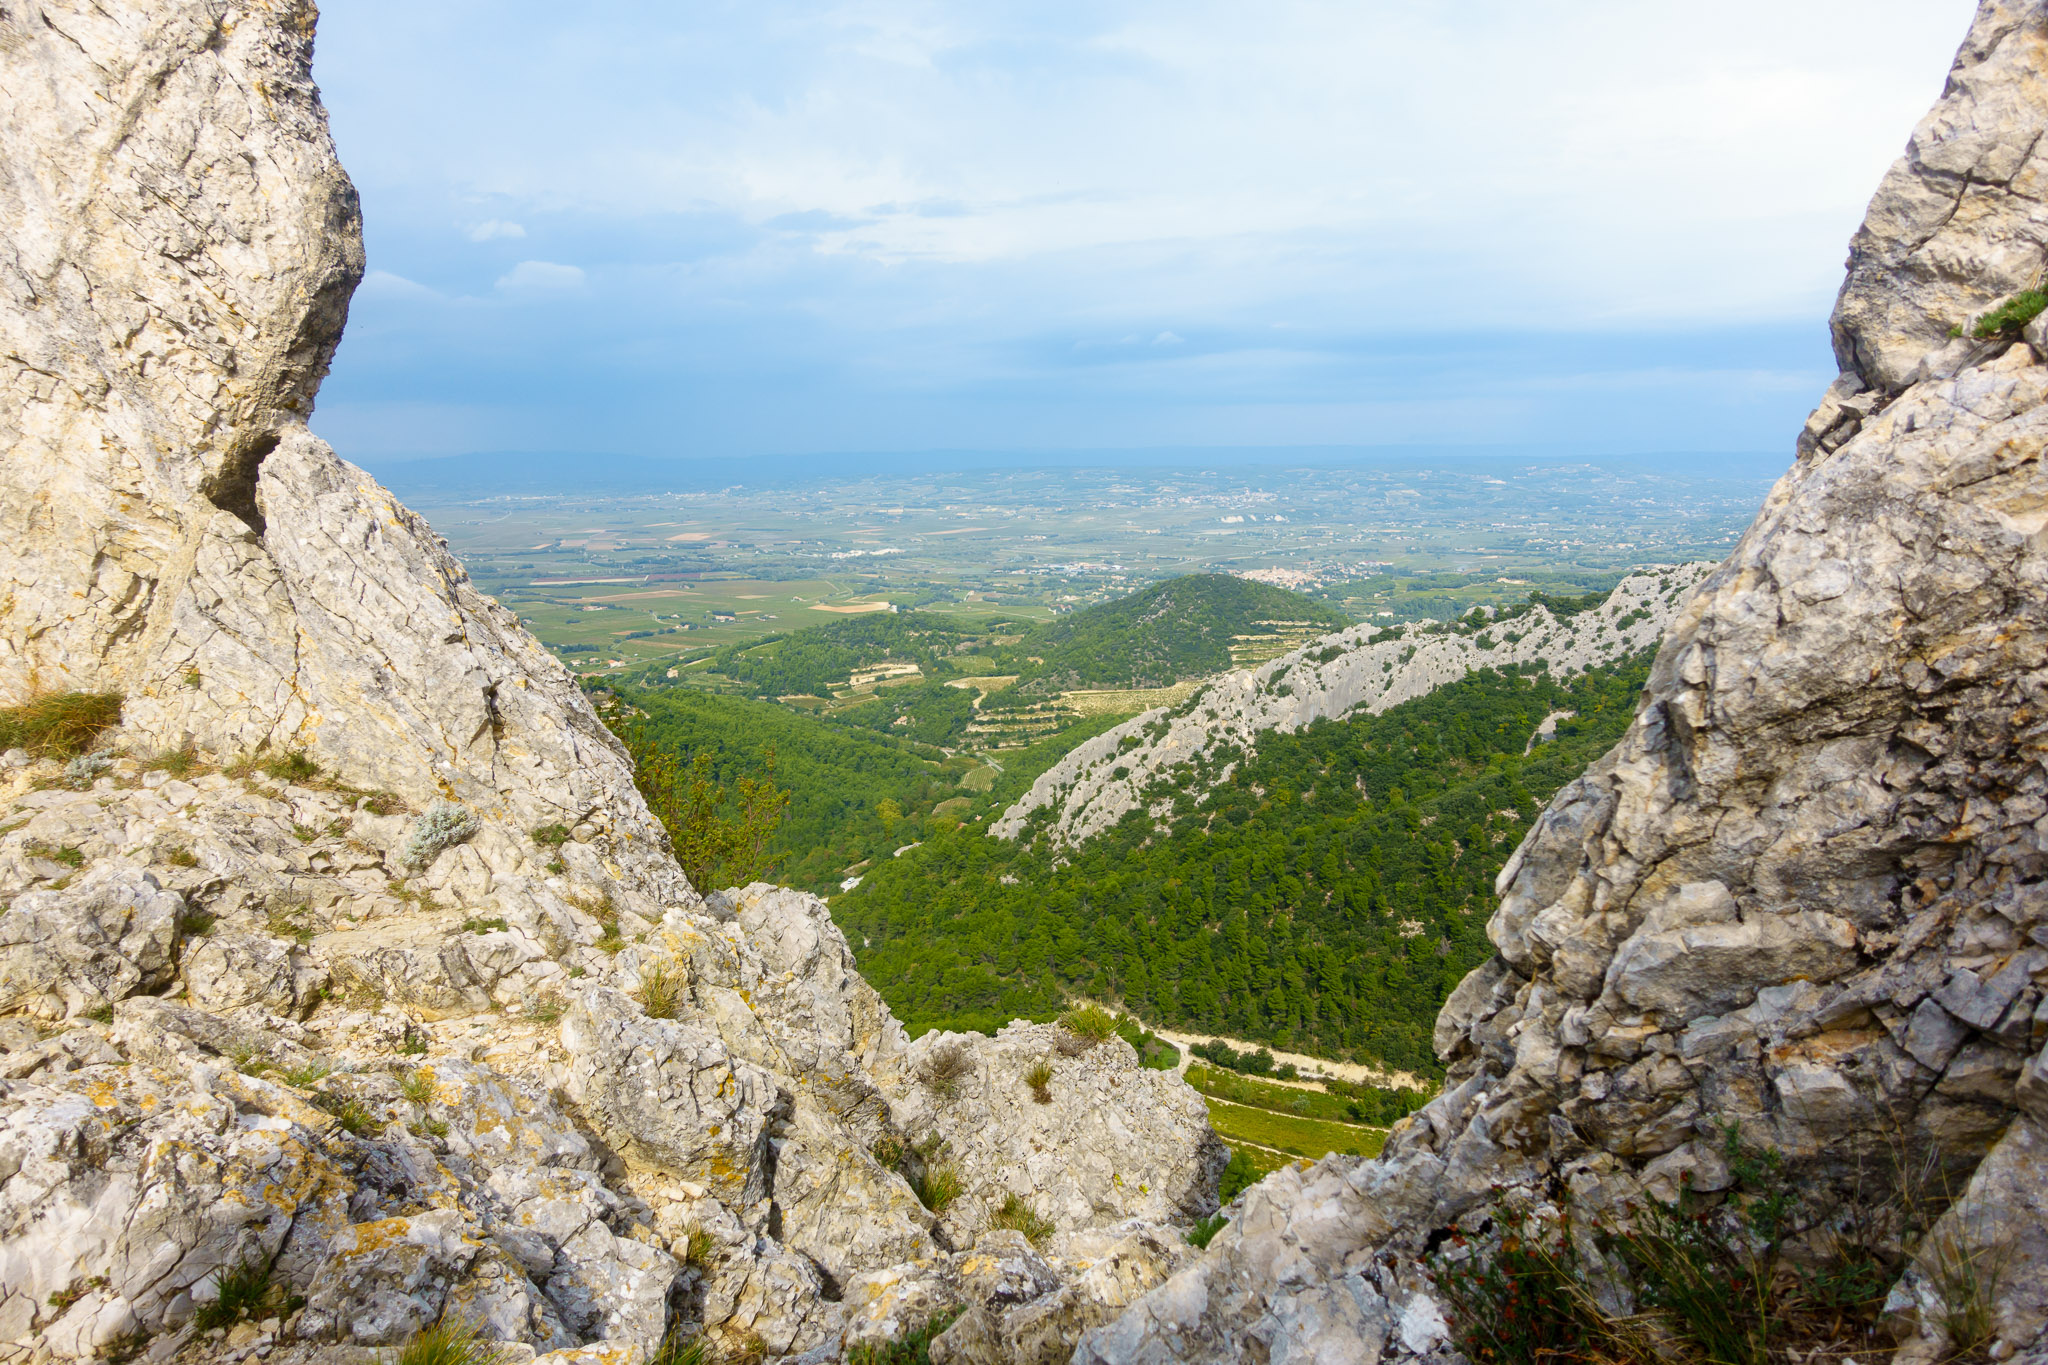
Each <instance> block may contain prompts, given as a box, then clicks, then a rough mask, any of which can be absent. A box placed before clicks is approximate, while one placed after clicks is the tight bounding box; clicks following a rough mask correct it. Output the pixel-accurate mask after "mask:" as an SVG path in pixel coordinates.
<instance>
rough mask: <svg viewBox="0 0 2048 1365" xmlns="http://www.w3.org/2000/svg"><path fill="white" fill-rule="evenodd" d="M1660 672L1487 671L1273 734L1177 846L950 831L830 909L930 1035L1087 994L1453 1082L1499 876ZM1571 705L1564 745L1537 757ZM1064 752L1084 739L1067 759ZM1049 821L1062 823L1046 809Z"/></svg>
mask: <svg viewBox="0 0 2048 1365" xmlns="http://www.w3.org/2000/svg"><path fill="white" fill-rule="evenodd" d="M1648 662H1649V661H1648V656H1647V655H1645V656H1642V657H1639V658H1637V659H1634V660H1631V661H1629V662H1627V663H1625V664H1622V665H1617V666H1614V667H1610V668H1606V669H1600V670H1596V671H1595V672H1592V673H1589V674H1586V675H1583V676H1581V677H1578V678H1574V679H1570V680H1568V681H1560V680H1558V679H1555V678H1553V677H1551V676H1550V675H1549V674H1548V673H1545V672H1540V671H1533V670H1531V671H1514V670H1497V669H1482V670H1479V671H1476V672H1474V673H1472V674H1470V675H1468V676H1467V677H1466V678H1464V679H1463V680H1461V681H1459V682H1456V683H1452V684H1449V685H1448V686H1445V687H1443V688H1440V689H1438V690H1437V691H1435V692H1433V693H1431V694H1430V695H1428V696H1426V697H1421V698H1418V699H1416V700H1414V701H1411V702H1408V703H1405V704H1403V705H1401V706H1398V707H1395V708H1393V709H1391V710H1389V711H1388V712H1387V713H1386V714H1385V715H1382V716H1359V717H1357V718H1355V719H1351V720H1346V721H1340V722H1331V721H1323V722H1319V723H1318V724H1316V725H1315V726H1313V727H1311V728H1310V729H1308V730H1306V731H1304V732H1301V733H1299V734H1293V735H1280V734H1271V735H1267V736H1265V737H1264V738H1263V739H1262V740H1261V742H1260V744H1259V746H1258V749H1257V751H1256V752H1255V753H1253V754H1251V755H1249V756H1244V755H1225V756H1222V757H1221V758H1219V759H1218V760H1217V761H1218V762H1219V763H1220V762H1222V761H1226V760H1227V759H1228V758H1231V757H1236V758H1239V759H1241V760H1242V761H1240V762H1239V764H1238V766H1237V768H1236V769H1235V771H1234V772H1233V774H1232V776H1231V778H1230V780H1229V781H1227V782H1226V783H1224V784H1223V785H1222V786H1220V787H1218V788H1217V789H1216V790H1215V791H1213V792H1212V793H1211V794H1210V795H1209V796H1208V797H1207V799H1204V800H1200V801H1197V800H1195V799H1192V798H1190V797H1189V796H1188V795H1187V794H1186V792H1185V791H1182V790H1177V789H1176V788H1177V787H1178V786H1179V785H1181V784H1177V783H1175V782H1174V781H1173V780H1172V779H1171V778H1170V777H1169V779H1168V780H1167V781H1165V782H1163V783H1162V784H1161V786H1160V788H1159V789H1158V790H1157V791H1156V792H1155V793H1154V795H1155V796H1156V797H1157V798H1158V799H1160V800H1164V801H1169V802H1171V805H1172V810H1171V813H1170V814H1169V815H1167V816H1165V817H1164V821H1163V823H1164V825H1165V829H1164V830H1163V831H1162V829H1161V828H1160V827H1159V826H1158V825H1156V824H1155V823H1154V821H1153V820H1152V819H1151V818H1150V817H1148V816H1147V815H1145V814H1144V813H1142V812H1133V813H1132V814H1131V815H1130V816H1129V817H1127V818H1126V819H1125V821H1124V822H1123V823H1122V824H1121V825H1120V826H1118V827H1117V828H1116V829H1114V830H1112V831H1109V832H1107V833H1104V834H1102V835H1098V836H1097V837H1096V838H1094V839H1091V840H1089V841H1088V842H1086V843H1085V844H1083V845H1081V846H1080V847H1079V848H1077V849H1069V850H1057V849H1054V848H1052V847H1050V845H1049V841H1048V840H1046V839H1044V838H1042V837H1038V830H1039V829H1040V828H1042V823H1039V824H1034V826H1033V827H1032V830H1031V831H1030V832H1029V833H1028V834H1027V836H1026V837H1025V838H1023V839H1019V840H1017V841H1015V842H1006V841H1001V840H995V839H990V838H988V837H986V836H985V834H984V833H983V831H982V829H981V828H979V827H978V826H968V827H962V828H957V829H950V830H946V829H940V830H935V831H933V832H932V833H931V834H930V835H929V836H928V837H927V839H926V841H925V842H924V843H923V845H922V846H921V847H920V848H918V849H915V850H913V851H911V852H910V853H909V854H906V855H905V856H904V857H902V858H900V859H889V860H885V861H883V862H880V863H878V864H877V865H876V867H875V868H874V870H873V871H872V872H871V873H870V874H869V875H868V877H867V879H866V880H865V881H864V882H863V883H862V884H861V885H860V886H859V887H858V888H856V889H855V890H853V891H852V892H850V893H848V894H846V895H844V896H841V897H839V898H837V900H836V901H835V903H834V906H833V913H834V916H835V918H836V919H837V920H838V922H839V923H840V925H841V926H842V927H843V928H844V929H845V931H846V933H847V936H848V938H849V940H850V941H851V942H852V943H853V945H854V949H855V952H856V954H857V956H858V957H859V960H860V966H861V970H862V972H863V974H864V975H865V976H866V977H867V979H868V980H869V981H870V982H872V983H873V984H874V985H875V986H876V987H877V988H878V989H879V990H880V991H881V992H882V994H883V995H884V997H886V998H887V1000H888V1001H889V1004H890V1006H891V1007H892V1008H893V1009H894V1010H895V1011H896V1013H897V1015H898V1016H899V1017H900V1018H902V1019H903V1021H904V1022H905V1023H906V1024H907V1025H908V1026H909V1027H910V1028H911V1029H912V1031H913V1032H917V1031H922V1030H924V1029H928V1028H933V1027H940V1026H945V1027H954V1028H975V1029H982V1030H986V1031H993V1030H994V1029H996V1028H999V1027H1000V1026H1001V1025H1002V1024H1003V1023H1005V1022H1007V1021H1008V1020H1010V1019H1012V1018H1015V1017H1019V1016H1032V1017H1037V1018H1049V1017H1051V1016H1052V1015H1054V1014H1056V1013H1057V1012H1058V1011H1059V1009H1060V1008H1061V1007H1062V1006H1063V1004H1064V1002H1065V999H1066V997H1067V996H1068V995H1069V994H1086V995H1089V996H1093V997H1096V998H1103V999H1114V1000H1118V1001H1121V1002H1122V1003H1123V1004H1124V1006H1125V1007H1126V1008H1128V1009H1129V1010H1131V1011H1133V1012H1134V1013H1136V1014H1138V1015H1139V1016H1140V1017H1142V1018H1145V1019H1146V1020H1148V1021H1150V1022H1153V1023H1156V1024H1164V1025H1169V1026H1175V1027H1181V1028H1186V1029H1190V1030H1194V1031H1199V1032H1206V1033H1213V1034H1225V1035H1230V1036H1235V1037H1242V1038H1248V1039H1254V1040H1258V1041H1262V1042H1267V1043H1270V1044H1272V1045H1273V1046H1277V1047H1283V1048H1297V1049H1302V1050H1306V1051H1311V1052H1315V1053H1318V1054H1321V1055H1326V1056H1338V1057H1344V1056H1349V1057H1354V1058H1357V1059H1359V1060H1364V1061H1375V1062H1384V1063H1386V1064H1389V1065H1392V1066H1396V1067H1402V1068H1406V1069H1410V1070H1414V1071H1417V1072H1420V1073H1427V1074H1435V1073H1436V1063H1435V1059H1434V1058H1433V1057H1432V1056H1431V1054H1430V1050H1429V1035H1430V1028H1431V1024H1432V1022H1433V1021H1434V1019H1435V1017H1436V1013H1437V1010H1438V1007H1439V1006H1440V1005H1441V1004H1442V1002H1443V999H1444V996H1445V995H1446V994H1447V993H1448V992H1449V991H1450V990H1451V988H1452V987H1453V986H1455V985H1456V984H1457V982H1458V981H1459V979H1460V978H1461V977H1463V976H1464V974H1465V973H1466V972H1467V971H1469V970H1470V969H1471V968H1473V967H1474V966H1476V965H1478V964H1479V963H1480V962H1482V961H1483V960H1484V959H1485V958H1486V957H1487V956H1488V955H1489V954H1490V953H1491V951H1492V948H1491V946H1490V945H1489V944H1488V942H1487V939H1486V935H1485V923H1486V918H1487V915H1488V914H1489V913H1490V911H1491V908H1492V896H1491V891H1492V883H1493V879H1494V877H1495V875H1496V874H1497V873H1498V872H1499V870H1500V868H1501V866H1502V865H1503V864H1504V863H1505V861H1506V859H1507V857H1508V855H1509V854H1510V853H1511V852H1512V851H1513V849H1514V848H1515V846H1516V845H1517V844H1518V843H1519V842H1520V840H1521V838H1522V836H1523V835H1524V834H1525V833H1526V832H1527V831H1528V829H1529V825H1530V822H1531V821H1532V820H1533V819H1534V818H1535V816H1536V814H1537V813H1538V811H1539V810H1540V809H1541V808H1542V806H1543V804H1544V803H1545V802H1547V801H1548V800H1549V798H1550V797H1551V795H1552V794H1553V793H1554V792H1556V790H1557V789H1558V788H1559V787H1561V786H1563V785H1564V784H1565V783H1566V782H1567V781H1569V780H1570V779H1571V778H1573V777H1574V776H1576V775H1577V774H1578V773H1579V772H1580V771H1581V770H1582V769H1583V768H1584V767H1585V766H1586V765H1587V763H1588V762H1590V761H1591V760H1592V759H1594V758H1596V757H1597V756H1598V755H1599V754H1600V753H1601V752H1603V751H1604V750H1605V749H1606V748H1607V747H1609V746H1610V745H1611V744H1612V743H1613V742H1614V741H1615V739H1616V738H1618V737H1619V735H1620V734H1621V732H1622V730H1623V729H1624V728H1626V726H1627V724H1628V721H1629V719H1630V718H1631V716H1632V714H1633V709H1634V702H1635V698H1636V695H1637V693H1638V691H1639V690H1640V688H1641V686H1642V683H1643V680H1644V678H1645V676H1646V673H1647V669H1648ZM1552 711H1573V712H1575V713H1576V716H1575V718H1573V719H1571V720H1567V721H1565V722H1563V723H1562V724H1560V725H1559V726H1558V729H1557V736H1556V740H1555V742H1553V743H1547V744H1540V745H1537V746H1536V747H1535V748H1534V749H1533V750H1532V751H1531V752H1530V753H1529V754H1528V755H1527V756H1524V753H1523V750H1524V747H1525V746H1526V745H1528V743H1529V741H1530V738H1531V736H1532V735H1533V733H1534V732H1535V730H1536V729H1537V727H1538V725H1539V724H1540V723H1541V721H1542V720H1543V718H1544V716H1545V715H1546V714H1547V713H1549V712H1552ZM1063 747H1064V746H1063ZM1045 814H1049V812H1045Z"/></svg>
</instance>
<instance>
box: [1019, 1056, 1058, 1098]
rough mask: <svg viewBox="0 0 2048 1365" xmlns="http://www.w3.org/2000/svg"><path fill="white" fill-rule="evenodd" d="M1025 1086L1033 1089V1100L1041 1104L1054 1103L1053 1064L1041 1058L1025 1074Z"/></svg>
mask: <svg viewBox="0 0 2048 1365" xmlns="http://www.w3.org/2000/svg"><path fill="white" fill-rule="evenodd" d="M1024 1084H1026V1085H1028V1086H1030V1087H1031V1098H1032V1099H1034V1100H1036V1101H1037V1102H1038V1103H1040V1104H1051V1103H1052V1063H1051V1062H1048V1061H1046V1060H1045V1059H1044V1058H1042V1057H1041V1058H1040V1059H1039V1060H1037V1061H1036V1062H1033V1063H1032V1064H1031V1069H1030V1070H1029V1071H1027V1072H1025V1073H1024Z"/></svg>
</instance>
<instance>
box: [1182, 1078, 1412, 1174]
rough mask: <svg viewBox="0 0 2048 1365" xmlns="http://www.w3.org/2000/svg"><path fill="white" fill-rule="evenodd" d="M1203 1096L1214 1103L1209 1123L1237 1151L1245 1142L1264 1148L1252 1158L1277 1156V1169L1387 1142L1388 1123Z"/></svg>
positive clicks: (1374, 1152) (1371, 1152)
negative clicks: (1308, 1114) (1353, 1120)
mask: <svg viewBox="0 0 2048 1365" xmlns="http://www.w3.org/2000/svg"><path fill="white" fill-rule="evenodd" d="M1203 1099H1204V1102H1205V1103H1206V1104H1207V1105H1208V1106H1209V1123H1210V1125H1211V1126H1212V1127H1214V1128H1215V1130H1216V1135H1217V1136H1218V1137H1220V1138H1222V1139H1223V1141H1224V1142H1225V1143H1226V1144H1228V1145H1229V1146H1230V1147H1231V1148H1232V1149H1233V1150H1236V1149H1238V1148H1239V1147H1240V1146H1244V1147H1246V1148H1248V1149H1263V1150H1250V1152H1249V1155H1250V1156H1251V1159H1252V1160H1253V1161H1254V1162H1260V1161H1261V1160H1262V1159H1263V1160H1266V1161H1271V1162H1272V1163H1273V1166H1274V1167H1275V1168H1277V1167H1278V1166H1281V1165H1284V1164H1285V1163H1286V1162H1287V1161H1288V1160H1291V1159H1294V1158H1305V1159H1307V1160H1310V1161H1314V1160H1317V1159H1319V1158H1321V1157H1324V1156H1327V1155H1329V1154H1330V1153H1331V1152H1349V1153H1352V1154H1354V1155H1357V1156H1378V1155H1379V1151H1380V1148H1382V1147H1384V1146H1385V1145H1386V1142H1387V1130H1386V1129H1384V1128H1368V1127H1366V1126H1364V1125H1363V1124H1354V1123H1337V1122H1334V1121H1332V1120H1330V1119H1312V1118H1303V1117H1302V1116H1301V1115H1299V1114H1280V1113H1275V1112H1274V1111H1273V1110H1271V1109H1254V1108H1252V1107H1251V1106H1249V1105H1243V1104H1232V1103H1231V1102H1230V1101H1229V1100H1219V1099H1216V1098H1214V1097H1212V1096H1204V1097H1203Z"/></svg>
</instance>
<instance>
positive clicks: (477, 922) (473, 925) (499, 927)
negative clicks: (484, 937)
mask: <svg viewBox="0 0 2048 1365" xmlns="http://www.w3.org/2000/svg"><path fill="white" fill-rule="evenodd" d="M462 927H463V929H464V930H465V931H467V932H469V933H472V934H502V933H504V932H505V931H506V930H507V929H510V928H511V927H512V926H511V925H509V924H507V923H506V922H505V921H504V920H503V919H501V918H492V919H466V920H464V921H463V922H462Z"/></svg>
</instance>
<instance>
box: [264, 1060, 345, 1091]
mask: <svg viewBox="0 0 2048 1365" xmlns="http://www.w3.org/2000/svg"><path fill="white" fill-rule="evenodd" d="M333 1071H334V1068H333V1067H331V1066H329V1065H328V1064H327V1063H325V1062H323V1061H319V1060H317V1059H315V1060H314V1061H310V1062H308V1063H306V1064H305V1065H304V1066H294V1067H290V1068H287V1069H284V1070H281V1071H279V1072H278V1073H277V1074H278V1075H279V1076H280V1077H282V1078H283V1080H284V1083H285V1084H286V1085H289V1086H292V1087H294V1088H295V1089H299V1090H311V1089H312V1088H313V1087H314V1086H316V1085H318V1084H319V1083H320V1082H322V1081H324V1080H326V1079H327V1077H328V1076H329V1075H330V1074H331V1073H332V1072H333Z"/></svg>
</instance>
